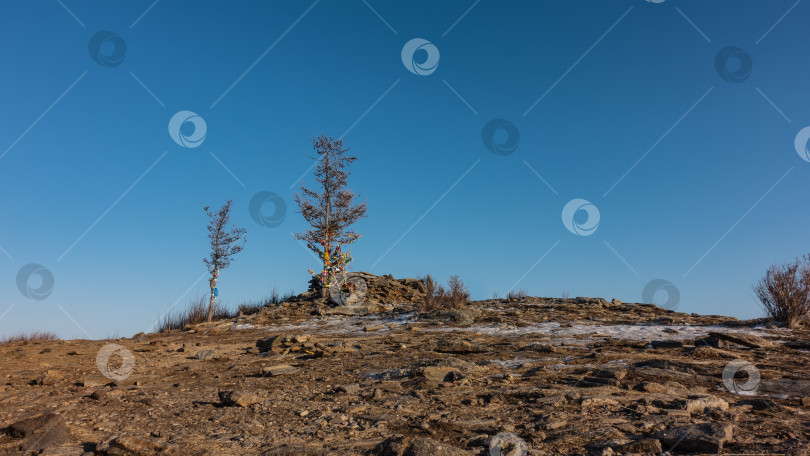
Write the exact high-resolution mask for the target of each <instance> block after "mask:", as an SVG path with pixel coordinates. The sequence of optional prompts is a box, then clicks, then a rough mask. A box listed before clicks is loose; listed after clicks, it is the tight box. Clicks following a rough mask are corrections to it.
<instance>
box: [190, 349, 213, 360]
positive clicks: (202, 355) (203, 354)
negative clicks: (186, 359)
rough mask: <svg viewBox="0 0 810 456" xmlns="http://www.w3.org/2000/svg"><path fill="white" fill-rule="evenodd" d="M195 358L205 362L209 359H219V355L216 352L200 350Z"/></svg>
mask: <svg viewBox="0 0 810 456" xmlns="http://www.w3.org/2000/svg"><path fill="white" fill-rule="evenodd" d="M194 357H195V358H197V359H199V360H202V361H205V360H207V359H217V358H218V357H219V354H218V353H217V351H216V350H200V351H198V352H197V354H196V355H194Z"/></svg>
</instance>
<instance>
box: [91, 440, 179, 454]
mask: <svg viewBox="0 0 810 456" xmlns="http://www.w3.org/2000/svg"><path fill="white" fill-rule="evenodd" d="M105 454H107V455H108V456H152V455H180V452H179V451H178V450H177V449H176V448H173V447H167V446H166V445H165V444H163V443H159V442H155V441H152V440H150V439H148V438H145V437H138V436H134V435H123V436H120V437H116V438H114V439H113V440H112V441H110V442H109V448H108V449H107V451H106V453H105Z"/></svg>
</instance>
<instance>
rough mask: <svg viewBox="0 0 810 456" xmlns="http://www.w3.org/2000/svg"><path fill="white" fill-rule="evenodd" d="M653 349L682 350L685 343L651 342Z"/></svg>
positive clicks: (678, 341) (676, 341)
mask: <svg viewBox="0 0 810 456" xmlns="http://www.w3.org/2000/svg"><path fill="white" fill-rule="evenodd" d="M650 345H652V347H653V348H681V347H683V341H680V340H654V341H652V342H650Z"/></svg>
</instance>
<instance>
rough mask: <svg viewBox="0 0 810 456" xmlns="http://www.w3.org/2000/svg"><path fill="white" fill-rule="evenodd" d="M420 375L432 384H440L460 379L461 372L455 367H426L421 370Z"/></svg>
mask: <svg viewBox="0 0 810 456" xmlns="http://www.w3.org/2000/svg"><path fill="white" fill-rule="evenodd" d="M422 375H423V376H424V377H425V378H426V379H428V380H430V381H432V382H436V383H441V382H447V381H453V379H454V378H460V376H461V372H459V371H458V369H456V368H455V367H445V366H428V367H425V368H424V369H423V370H422Z"/></svg>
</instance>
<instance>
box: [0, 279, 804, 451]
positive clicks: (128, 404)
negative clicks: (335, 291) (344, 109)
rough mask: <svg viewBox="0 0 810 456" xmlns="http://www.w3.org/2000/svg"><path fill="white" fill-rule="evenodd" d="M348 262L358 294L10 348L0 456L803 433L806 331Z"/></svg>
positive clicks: (636, 441) (596, 442)
mask: <svg viewBox="0 0 810 456" xmlns="http://www.w3.org/2000/svg"><path fill="white" fill-rule="evenodd" d="M352 277H354V279H355V280H356V281H357V282H358V284H359V285H358V286H359V287H360V288H363V287H365V289H364V290H363V293H364V294H365V296H363V297H362V299H355V298H356V297H355V298H352V299H344V298H340V299H343V301H341V300H340V299H339V300H338V301H339V304H342V305H334V304H333V305H325V304H323V303H322V302H320V300H318V299H316V298H315V295H316V292H308V293H304V294H302V295H300V296H298V297H296V298H294V299H291V300H290V301H289V302H284V303H281V304H279V305H274V306H270V307H264V308H261V309H258V310H257V311H255V312H252V313H250V314H242V315H240V316H238V317H237V318H235V319H232V320H225V321H218V322H214V323H211V324H202V325H196V326H192V327H187V328H185V329H184V330H181V331H173V332H169V333H161V334H137V335H135V336H134V337H132V338H121V339H117V340H101V341H97V340H67V341H31V342H15V343H6V344H0V359H2V364H1V365H0V374H2V384H0V426H2V427H4V429H3V431H4V432H3V433H2V434H0V454H13V455H33V454H41V455H49V456H56V455H61V456H92V455H131V456H136V455H206V454H210V455H264V456H271V455H288V456H291V455H396V456H403V455H412V456H427V455H451V456H452V455H499V454H500V455H510V456H519V455H601V456H607V455H630V454H635V455H639V454H641V455H660V454H665V453H666V452H668V454H671V455H676V454H677V455H679V454H788V455H792V456H798V455H805V454H807V452H806V448H808V447H810V382H808V380H807V372H810V351H808V349H810V333H808V332H807V331H801V330H788V329H784V328H781V327H777V326H775V325H771V324H769V323H768V322H766V321H738V320H736V319H734V318H729V317H722V316H701V315H696V314H684V313H678V312H674V311H672V310H667V309H661V308H658V307H656V306H653V305H649V304H634V303H622V302H620V301H618V300H611V301H608V300H606V299H601V298H584V297H581V298H574V299H554V298H538V297H525V298H519V299H511V300H506V299H492V300H484V301H475V302H471V303H469V304H468V305H467V306H465V307H464V308H462V309H438V310H433V311H431V312H423V311H422V303H423V302H424V297H425V290H424V286H423V285H422V284H421V283H420V282H419V281H417V280H415V279H399V280H397V279H394V278H393V277H390V276H379V277H378V276H374V275H371V274H366V273H358V274H354V275H353V276H352ZM359 279H362V280H359ZM361 282H362V283H361Z"/></svg>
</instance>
